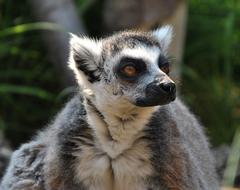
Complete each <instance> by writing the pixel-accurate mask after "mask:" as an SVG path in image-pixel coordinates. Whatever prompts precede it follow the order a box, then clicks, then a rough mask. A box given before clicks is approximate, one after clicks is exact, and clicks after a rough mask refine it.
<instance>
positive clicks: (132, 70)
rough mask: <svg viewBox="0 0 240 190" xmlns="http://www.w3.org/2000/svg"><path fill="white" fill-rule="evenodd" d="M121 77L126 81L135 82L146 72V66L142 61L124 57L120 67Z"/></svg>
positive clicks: (118, 69)
mask: <svg viewBox="0 0 240 190" xmlns="http://www.w3.org/2000/svg"><path fill="white" fill-rule="evenodd" d="M117 71H118V73H119V75H120V76H121V77H122V78H124V79H126V80H135V79H137V78H138V76H140V75H141V74H142V73H144V72H145V71H146V64H145V62H144V61H143V60H142V59H136V58H132V57H123V58H122V59H121V60H120V62H119V64H118V66H117Z"/></svg>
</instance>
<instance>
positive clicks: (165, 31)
mask: <svg viewBox="0 0 240 190" xmlns="http://www.w3.org/2000/svg"><path fill="white" fill-rule="evenodd" d="M152 34H153V36H155V37H156V38H157V39H158V41H159V43H160V46H161V47H162V49H163V51H167V50H168V48H169V45H170V43H171V41H172V35H173V28H172V26H170V25H166V26H163V27H161V28H158V29H156V30H154V31H152Z"/></svg>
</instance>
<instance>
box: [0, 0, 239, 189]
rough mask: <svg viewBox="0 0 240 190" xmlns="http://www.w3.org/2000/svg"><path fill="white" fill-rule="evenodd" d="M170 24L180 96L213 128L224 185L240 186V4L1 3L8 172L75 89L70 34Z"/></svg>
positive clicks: (3, 147)
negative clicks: (18, 151)
mask: <svg viewBox="0 0 240 190" xmlns="http://www.w3.org/2000/svg"><path fill="white" fill-rule="evenodd" d="M164 24H171V25H173V27H174V33H175V35H174V40H173V43H172V45H171V48H170V51H171V55H172V57H173V71H172V77H173V78H174V79H175V80H176V81H177V83H178V87H179V92H180V93H179V94H180V96H181V97H182V99H184V100H185V102H186V104H187V105H188V106H189V107H190V109H191V110H192V111H193V112H194V113H195V114H196V115H197V117H198V118H199V120H200V121H201V123H202V124H203V125H204V126H205V127H206V133H207V135H208V136H209V141H210V142H211V144H212V145H213V152H214V154H215V155H216V158H217V164H218V172H219V175H220V176H221V178H222V181H223V184H224V185H228V186H240V172H239V171H240V170H237V168H239V156H240V145H239V144H240V131H239V129H238V128H239V127H240V1H239V0H188V1H185V0H131V1H129V0H41V1H39V0H21V1H16V0H0V173H1V171H3V168H4V167H5V166H6V163H7V161H8V157H9V155H10V154H11V150H14V149H15V148H17V147H18V146H19V145H20V144H21V143H23V142H26V141H27V140H30V139H31V137H32V136H33V135H34V134H35V133H36V131H37V130H39V129H41V128H43V127H44V126H46V125H47V123H49V122H50V121H51V120H52V119H53V118H54V115H55V114H56V113H57V112H58V110H59V109H60V108H61V107H62V106H63V104H64V102H66V101H67V100H68V99H69V97H71V96H72V94H73V93H74V91H75V90H74V89H75V88H74V86H75V85H76V84H75V81H74V79H73V75H72V73H71V71H70V70H69V69H68V68H67V57H68V39H69V36H68V32H72V33H75V34H79V35H80V34H85V35H90V36H91V37H96V38H98V37H104V36H107V35H109V34H112V33H113V32H114V31H118V30H123V29H131V28H135V29H136V28H137V29H142V30H152V29H155V28H157V27H159V26H161V25H164ZM0 176H1V174H0Z"/></svg>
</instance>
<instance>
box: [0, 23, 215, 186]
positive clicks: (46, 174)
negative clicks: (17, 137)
mask: <svg viewBox="0 0 240 190" xmlns="http://www.w3.org/2000/svg"><path fill="white" fill-rule="evenodd" d="M171 36H172V29H171V27H169V26H165V27H163V28H159V29H157V30H155V31H152V32H139V31H138V32H136V31H124V32H120V33H117V34H115V35H113V36H109V37H107V38H104V39H100V40H93V39H89V38H87V37H77V36H75V35H72V36H71V40H70V46H71V50H70V55H69V66H70V68H71V69H72V70H73V72H74V74H75V76H76V80H77V82H78V84H79V91H80V92H79V93H77V94H76V96H75V97H73V98H72V99H71V100H70V101H69V102H68V103H67V104H66V106H65V107H64V108H63V109H62V111H60V112H59V114H58V115H57V117H56V118H55V119H54V121H53V122H52V123H51V124H49V126H48V127H47V128H46V129H45V130H43V131H42V132H40V133H39V134H38V135H37V137H35V138H34V140H32V141H31V142H29V143H27V144H25V145H22V146H21V147H20V148H19V149H18V150H17V151H15V153H14V154H13V156H12V159H11V163H10V165H9V168H8V170H7V172H6V174H5V176H4V178H3V181H2V184H1V190H218V189H219V187H218V182H217V179H216V175H215V168H214V162H213V160H212V156H211V154H210V151H209V148H208V142H207V139H206V137H205V135H204V132H203V130H202V126H201V125H200V124H199V122H198V121H197V120H196V119H195V117H194V116H193V115H192V114H191V113H190V112H189V110H188V109H187V108H186V107H185V105H184V104H183V103H182V102H181V101H180V100H179V98H177V99H176V100H175V101H174V102H171V103H168V104H166V105H156V106H152V107H138V106H136V104H135V103H136V99H137V98H139V97H145V96H146V94H145V89H146V86H147V85H148V84H149V83H151V82H152V81H153V80H154V79H155V78H156V77H158V78H159V79H161V80H166V81H170V82H173V81H172V79H171V78H170V76H168V75H167V74H166V73H164V72H163V71H161V69H160V68H159V65H158V57H159V56H165V57H167V52H168V46H169V44H170V42H171ZM122 57H131V58H137V59H141V60H143V61H144V63H145V64H146V69H147V72H146V74H145V75H144V76H143V77H142V78H140V79H139V80H136V81H134V82H129V81H126V80H124V79H122V78H120V77H119V76H118V74H117V73H116V70H115V68H116V66H117V65H118V64H119V62H120V60H121V58H122ZM146 98H147V97H146ZM159 98H161V97H159Z"/></svg>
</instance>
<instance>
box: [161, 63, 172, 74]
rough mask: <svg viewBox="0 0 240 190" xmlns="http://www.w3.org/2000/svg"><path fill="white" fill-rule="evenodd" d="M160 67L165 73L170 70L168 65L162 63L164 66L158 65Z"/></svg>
mask: <svg viewBox="0 0 240 190" xmlns="http://www.w3.org/2000/svg"><path fill="white" fill-rule="evenodd" d="M160 69H161V70H162V71H163V72H164V73H166V74H169V72H170V69H169V65H164V66H162V67H160Z"/></svg>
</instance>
